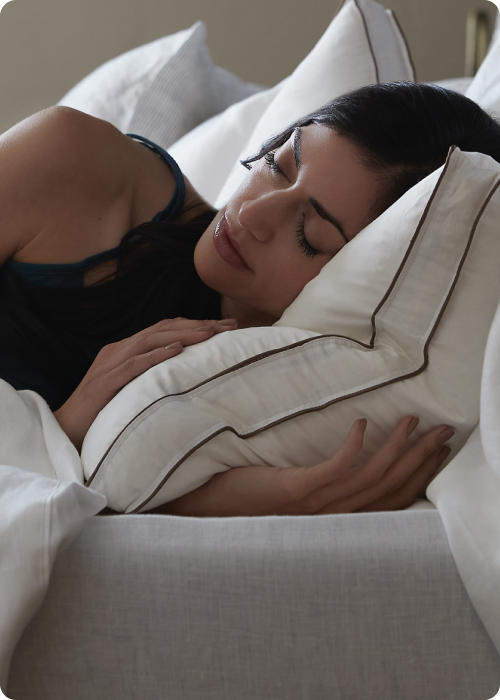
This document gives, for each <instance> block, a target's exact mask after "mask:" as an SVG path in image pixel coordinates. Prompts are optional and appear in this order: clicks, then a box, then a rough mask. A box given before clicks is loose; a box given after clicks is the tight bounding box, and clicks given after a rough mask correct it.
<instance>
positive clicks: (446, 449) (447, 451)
mask: <svg viewBox="0 0 500 700" xmlns="http://www.w3.org/2000/svg"><path fill="white" fill-rule="evenodd" d="M450 452H451V448H450V447H448V445H444V446H443V447H442V448H441V449H440V450H439V452H438V459H439V461H440V462H444V460H445V459H446V457H448V455H449V454H450Z"/></svg>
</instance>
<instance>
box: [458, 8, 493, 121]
mask: <svg viewBox="0 0 500 700" xmlns="http://www.w3.org/2000/svg"><path fill="white" fill-rule="evenodd" d="M499 28H500V23H499V21H498V20H497V29H496V31H495V34H494V36H493V39H492V42H491V45H490V48H489V50H488V54H487V56H486V58H485V59H484V61H483V62H482V64H481V65H480V67H479V70H478V72H477V73H476V75H475V76H474V79H473V81H472V83H471V85H470V87H469V89H468V90H467V92H466V93H465V94H466V95H467V97H470V99H471V100H474V101H475V102H477V103H478V105H480V106H481V107H482V108H483V109H485V110H487V111H488V112H490V113H492V115H493V116H494V117H496V118H499V117H500V31H499Z"/></svg>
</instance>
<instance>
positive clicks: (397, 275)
mask: <svg viewBox="0 0 500 700" xmlns="http://www.w3.org/2000/svg"><path fill="white" fill-rule="evenodd" d="M456 148H457V147H456V146H451V147H450V150H449V151H448V155H447V156H446V163H445V164H444V168H443V172H442V173H441V175H440V176H439V180H438V181H437V183H436V186H435V188H434V189H433V191H432V194H431V196H430V197H429V201H428V202H427V204H426V206H425V209H424V212H423V214H422V216H421V218H420V221H419V222H418V226H417V229H416V231H415V233H414V234H413V236H412V239H411V241H410V243H409V245H408V248H407V250H406V253H405V256H404V258H403V260H402V262H401V265H400V266H399V267H398V269H397V272H396V274H395V275H394V278H393V280H392V282H391V284H390V285H389V287H388V289H387V291H386V293H385V294H384V296H383V297H382V301H381V302H380V304H379V305H378V306H377V308H376V309H375V311H374V312H373V314H372V329H373V333H372V337H371V340H370V347H373V345H374V343H375V336H376V335H377V327H376V323H375V318H376V316H377V314H378V313H379V311H380V309H381V308H382V306H384V304H385V303H386V301H387V300H388V298H389V296H390V295H391V293H392V290H393V289H394V287H395V286H396V283H397V281H398V279H399V277H400V275H401V273H402V271H403V268H404V267H405V265H406V263H407V260H408V258H409V256H410V254H411V252H412V250H413V248H414V246H415V243H416V241H417V239H418V237H419V236H420V231H421V230H422V226H423V225H424V223H425V221H426V219H427V216H428V215H429V210H430V208H431V206H432V203H433V202H434V199H435V198H436V194H437V192H438V190H439V188H440V186H441V182H442V180H443V178H444V176H445V175H446V173H447V171H448V168H449V165H450V158H451V156H452V154H453V152H454V151H455V150H456Z"/></svg>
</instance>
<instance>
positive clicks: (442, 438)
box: [436, 425, 455, 445]
mask: <svg viewBox="0 0 500 700" xmlns="http://www.w3.org/2000/svg"><path fill="white" fill-rule="evenodd" d="M454 435H455V431H454V430H453V428H451V427H450V426H449V425H447V426H446V428H443V429H442V430H441V432H440V433H438V434H437V436H436V442H437V444H438V445H442V444H443V442H446V441H447V440H449V439H450V438H452V437H453V436H454Z"/></svg>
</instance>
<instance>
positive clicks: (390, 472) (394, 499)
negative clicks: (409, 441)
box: [325, 425, 454, 513]
mask: <svg viewBox="0 0 500 700" xmlns="http://www.w3.org/2000/svg"><path fill="white" fill-rule="evenodd" d="M398 427H399V426H398ZM453 435H454V430H453V428H451V427H450V426H444V425H441V426H437V427H436V428H434V429H433V430H431V431H429V432H428V433H426V434H425V435H424V436H422V437H421V438H420V439H419V440H418V441H417V443H415V445H413V446H412V447H410V448H409V449H408V450H406V451H405V452H404V453H403V454H402V455H400V456H399V457H398V458H397V459H396V460H394V461H393V462H392V463H391V464H390V465H386V468H385V469H384V471H383V472H382V474H381V476H379V478H378V480H377V481H376V482H374V481H373V478H372V474H371V473H369V474H368V476H367V477H366V476H365V477H363V475H362V472H363V471H366V472H371V465H372V461H373V459H374V458H372V459H371V460H369V461H368V462H367V464H366V465H365V466H364V467H362V469H361V473H360V474H359V478H358V479H356V475H355V474H354V478H352V479H351V483H349V484H347V485H348V486H350V487H351V493H350V494H349V493H348V491H347V490H346V489H344V491H343V492H342V490H341V489H339V491H338V493H339V496H342V497H343V498H337V499H335V496H332V501H331V502H330V505H329V508H330V510H328V511H325V512H332V513H335V512H341V513H352V512H357V511H367V510H368V511H370V510H372V509H373V508H375V504H377V506H376V509H377V510H382V509H383V510H391V509H395V510H400V509H401V508H406V507H408V506H409V505H411V504H412V503H413V502H414V500H415V498H417V496H418V495H419V494H420V493H421V492H422V491H423V490H424V489H425V488H426V487H427V485H428V484H429V482H430V480H431V479H432V478H433V477H434V476H435V474H436V472H437V470H438V469H439V467H440V466H441V464H442V463H443V461H444V460H445V459H446V457H447V456H448V454H449V448H448V447H444V448H443V443H444V442H445V441H446V440H449V439H450V438H451V437H452V436H453ZM384 447H385V446H384ZM382 449H383V448H382ZM379 452H380V451H379ZM378 456H379V453H377V455H375V457H378ZM366 483H368V484H369V485H368V486H366V487H364V488H363V485H364V484H366ZM334 501H336V502H334Z"/></svg>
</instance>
